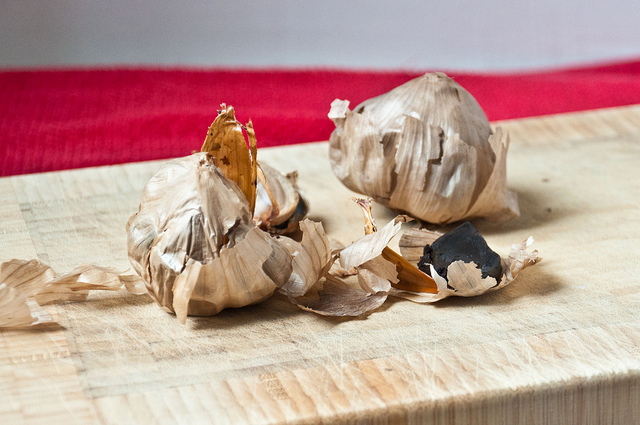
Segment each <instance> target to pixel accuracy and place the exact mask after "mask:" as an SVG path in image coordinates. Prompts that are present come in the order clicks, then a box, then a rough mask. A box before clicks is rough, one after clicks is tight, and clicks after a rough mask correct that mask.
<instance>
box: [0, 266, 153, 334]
mask: <svg viewBox="0 0 640 425" xmlns="http://www.w3.org/2000/svg"><path fill="white" fill-rule="evenodd" d="M123 286H124V287H126V289H127V290H128V291H129V292H130V293H134V294H141V293H144V292H145V291H144V288H143V286H142V283H141V281H140V278H139V277H138V276H136V275H131V274H125V273H120V272H118V271H116V270H114V269H112V268H108V267H98V266H91V265H87V264H83V265H80V266H78V267H76V268H75V269H73V270H72V271H71V272H69V273H65V274H61V275H58V274H56V273H55V272H54V271H53V269H52V268H51V267H49V266H47V265H46V264H43V263H42V262H40V261H38V260H30V261H24V260H17V259H14V260H9V261H6V262H3V263H2V264H0V328H3V327H26V326H35V325H39V324H43V323H52V322H54V319H53V318H52V317H51V315H50V314H49V313H48V312H47V311H46V310H45V309H44V308H43V307H42V306H43V305H45V304H50V303H52V302H56V301H82V300H86V299H87V297H88V295H89V291H91V290H107V291H118V290H120V289H121V288H122V287H123Z"/></svg>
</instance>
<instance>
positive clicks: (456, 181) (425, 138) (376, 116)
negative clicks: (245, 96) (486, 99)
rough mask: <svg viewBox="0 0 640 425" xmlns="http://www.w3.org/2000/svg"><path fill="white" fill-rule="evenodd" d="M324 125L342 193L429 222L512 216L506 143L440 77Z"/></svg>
mask: <svg viewBox="0 0 640 425" xmlns="http://www.w3.org/2000/svg"><path fill="white" fill-rule="evenodd" d="M329 118H330V119H331V120H333V122H334V123H335V125H336V129H335V130H334V131H333V133H332V134H331V139H330V142H329V156H330V161H331V167H332V170H333V172H334V174H335V175H336V176H337V177H338V179H340V180H341V181H342V183H343V184H344V185H345V186H347V187H348V188H349V189H351V190H353V191H355V192H358V193H362V194H365V195H367V196H370V197H372V198H373V199H374V200H376V201H377V202H379V203H381V204H383V205H386V206H388V207H390V208H392V209H395V210H399V211H403V212H406V213H408V214H409V215H411V216H413V217H415V218H419V219H421V220H424V221H428V222H431V223H439V224H443V223H449V222H454V221H458V220H462V219H465V218H470V217H488V218H492V219H495V220H507V219H509V218H512V217H514V216H516V215H517V214H518V201H517V196H516V194H515V193H513V192H511V191H509V190H507V188H506V156H507V150H508V145H509V141H508V136H507V135H506V134H503V132H502V131H501V129H500V128H497V129H496V131H495V132H493V131H492V129H491V126H490V125H489V121H488V119H487V117H486V115H485V114H484V112H483V110H482V108H481V107H480V105H479V104H478V102H477V101H476V100H475V99H474V98H473V96H472V95H471V94H470V93H469V92H467V91H466V90H465V89H464V88H462V86H460V85H459V84H457V83H456V82H455V81H453V80H452V79H451V78H449V77H447V76H446V75H445V74H443V73H433V74H425V75H423V76H421V77H418V78H416V79H414V80H411V81H409V82H407V83H405V84H403V85H401V86H399V87H396V88H395V89H393V90H391V91H390V92H388V93H385V94H383V95H381V96H378V97H375V98H372V99H369V100H366V101H364V102H363V103H361V104H360V105H358V106H357V107H356V108H355V109H354V110H353V111H350V110H349V102H348V101H342V100H339V99H336V100H335V101H333V103H332V104H331V110H330V112H329Z"/></svg>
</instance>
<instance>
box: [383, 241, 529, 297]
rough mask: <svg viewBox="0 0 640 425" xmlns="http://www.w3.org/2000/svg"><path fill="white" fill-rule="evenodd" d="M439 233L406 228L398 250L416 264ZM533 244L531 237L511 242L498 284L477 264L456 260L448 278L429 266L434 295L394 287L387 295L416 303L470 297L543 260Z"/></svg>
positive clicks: (510, 278) (502, 282)
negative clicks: (483, 275)
mask: <svg viewBox="0 0 640 425" xmlns="http://www.w3.org/2000/svg"><path fill="white" fill-rule="evenodd" d="M440 236H442V234H441V233H438V232H433V231H430V230H426V229H411V230H408V231H407V232H405V233H404V234H403V235H402V237H401V238H400V242H399V246H400V252H401V254H402V255H403V256H404V257H405V258H406V259H407V261H410V262H411V263H413V264H417V262H418V261H419V259H420V257H421V256H422V251H423V249H424V247H425V245H430V244H432V243H433V242H434V241H435V240H436V239H438V238H439V237H440ZM532 244H533V238H532V237H529V238H528V239H527V240H525V241H523V242H521V243H516V244H513V245H512V246H511V252H510V253H509V255H508V256H507V257H502V258H501V264H502V278H501V279H500V283H499V284H498V283H497V282H496V279H495V278H493V277H491V276H487V277H485V278H483V277H482V272H481V270H480V268H479V266H478V265H476V264H475V263H473V262H471V263H465V262H463V261H455V262H453V263H451V264H450V265H449V267H448V268H447V280H445V279H444V278H443V277H441V276H440V275H438V273H437V272H436V270H435V268H434V267H433V266H431V267H430V272H431V276H432V277H433V279H434V280H435V282H436V284H437V286H438V292H437V293H436V294H429V293H417V292H412V291H403V290H398V289H393V290H392V291H391V293H390V295H393V296H396V297H401V298H406V299H408V300H411V301H414V302H418V303H431V302H435V301H439V300H441V299H444V298H447V297H449V296H458V297H473V296H477V295H481V294H484V293H485V292H488V291H495V290H498V289H500V288H504V287H505V286H507V285H509V284H510V283H512V282H513V281H514V280H515V279H516V278H517V277H518V274H520V272H521V271H522V270H524V269H525V268H527V267H529V266H532V265H534V264H537V263H539V262H540V261H541V260H542V258H540V257H539V256H538V251H536V250H530V249H529V248H530V247H531V245H532Z"/></svg>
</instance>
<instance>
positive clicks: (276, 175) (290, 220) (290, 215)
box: [254, 163, 309, 234]
mask: <svg viewBox="0 0 640 425" xmlns="http://www.w3.org/2000/svg"><path fill="white" fill-rule="evenodd" d="M297 178H298V175H297V173H296V172H293V173H289V174H287V175H286V176H284V175H282V174H281V173H280V172H279V171H277V170H275V169H274V168H272V167H270V166H268V165H266V164H262V163H261V164H259V166H258V186H257V201H256V209H255V212H254V220H255V222H256V224H257V225H259V226H260V227H261V228H262V229H264V230H266V231H268V232H269V233H273V234H287V233H292V232H294V231H295V230H297V229H298V223H299V222H300V221H301V220H303V219H304V218H305V217H306V216H307V213H308V212H309V202H308V201H307V199H306V198H305V197H304V196H303V195H302V194H301V193H300V190H299V189H298V185H297Z"/></svg>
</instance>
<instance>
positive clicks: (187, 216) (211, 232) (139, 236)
mask: <svg viewBox="0 0 640 425" xmlns="http://www.w3.org/2000/svg"><path fill="white" fill-rule="evenodd" d="M243 129H246V131H247V133H248V135H249V140H250V144H251V149H248V148H247V146H246V144H245V143H246V142H245V140H244V136H243V133H242V130H243ZM255 145H256V143H255V135H254V134H253V129H252V126H251V124H250V123H249V124H247V126H246V127H245V126H242V125H241V124H240V123H239V122H238V121H237V120H236V119H235V113H234V110H233V108H232V107H228V108H227V107H226V105H222V111H220V114H219V115H218V117H217V118H216V120H215V121H214V123H213V124H212V125H211V128H210V129H209V133H208V135H207V138H206V140H205V144H204V146H203V150H204V151H203V152H199V153H195V154H193V155H190V156H187V157H184V158H178V159H175V160H173V161H170V162H168V163H166V164H165V165H164V166H162V167H161V168H160V169H159V170H158V171H157V172H156V173H155V174H154V175H153V177H152V178H151V179H150V180H149V182H148V183H147V184H146V186H145V188H144V191H143V194H142V199H141V201H140V208H139V211H138V212H137V213H136V214H134V215H133V216H132V217H131V218H130V219H129V222H128V223H127V233H128V239H127V246H128V254H129V260H130V262H131V264H132V266H133V268H134V270H135V271H136V273H138V275H140V277H141V278H142V280H143V281H144V283H145V286H146V288H147V291H148V292H149V294H150V295H151V297H152V298H153V299H154V300H155V301H156V302H157V303H158V304H159V305H160V306H161V307H162V308H163V309H165V310H167V311H169V312H175V313H176V315H177V316H178V318H179V319H180V320H181V321H182V322H183V323H184V321H185V320H186V316H187V315H195V316H210V315H214V314H217V313H218V312H220V311H221V310H223V309H224V308H227V307H242V306H245V305H249V304H254V303H258V302H260V301H263V300H265V299H267V298H268V297H270V296H271V295H272V294H273V292H274V291H275V290H276V289H277V288H280V287H282V286H284V285H285V283H287V281H288V279H289V277H290V275H291V273H292V270H293V266H292V262H291V258H290V254H289V253H288V251H287V250H286V248H285V247H283V246H282V245H281V244H280V243H278V241H277V240H276V239H274V238H272V237H271V235H270V234H269V233H267V232H265V231H263V230H262V229H261V228H259V227H257V226H256V223H255V221H254V214H253V213H254V207H255V205H256V198H264V197H265V196H260V197H259V196H256V185H257V183H256V181H257V170H258V165H257V162H256V154H255V152H256V149H255ZM274 173H277V172H275V171H273V172H270V173H269V174H270V175H273V174H274ZM265 182H266V180H265ZM265 184H266V183H265ZM263 188H264V186H263ZM295 202H296V203H297V202H298V198H296V199H295ZM260 210H261V211H266V212H265V214H266V216H267V219H271V218H273V219H278V218H279V217H280V216H279V210H278V208H277V205H276V208H274V206H273V205H269V206H268V207H260ZM271 216H273V217H271ZM286 219H288V217H286ZM283 220H284V219H283ZM267 224H268V222H267Z"/></svg>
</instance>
